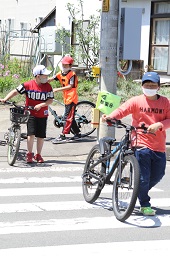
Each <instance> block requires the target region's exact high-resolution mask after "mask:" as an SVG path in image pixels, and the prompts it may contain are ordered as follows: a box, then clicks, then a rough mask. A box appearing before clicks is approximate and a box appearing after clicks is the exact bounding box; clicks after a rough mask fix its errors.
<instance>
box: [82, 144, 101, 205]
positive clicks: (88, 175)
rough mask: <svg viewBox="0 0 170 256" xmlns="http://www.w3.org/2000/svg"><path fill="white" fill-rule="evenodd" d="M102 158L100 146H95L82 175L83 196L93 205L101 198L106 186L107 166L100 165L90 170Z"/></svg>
mask: <svg viewBox="0 0 170 256" xmlns="http://www.w3.org/2000/svg"><path fill="white" fill-rule="evenodd" d="M100 157H101V154H100V148H99V145H95V146H94V147H93V148H92V149H91V151H90V152H89V154H88V156H87V160H86V163H85V167H84V172H83V175H82V188H83V196H84V199H85V200H86V202H88V203H93V202H94V201H96V199H97V198H98V197H99V195H100V193H101V190H102V188H103V187H104V184H105V172H106V166H105V164H104V163H99V164H98V165H96V166H95V167H93V168H90V167H91V166H92V165H93V164H95V163H96V162H97V161H98V160H99V159H100Z"/></svg>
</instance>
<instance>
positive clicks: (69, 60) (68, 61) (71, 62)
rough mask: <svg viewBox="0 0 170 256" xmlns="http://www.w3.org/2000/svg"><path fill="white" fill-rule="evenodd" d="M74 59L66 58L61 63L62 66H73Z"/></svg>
mask: <svg viewBox="0 0 170 256" xmlns="http://www.w3.org/2000/svg"><path fill="white" fill-rule="evenodd" d="M73 61H74V60H73V58H71V57H70V56H65V57H64V58H63V59H62V60H61V63H62V64H71V65H72V64H73Z"/></svg>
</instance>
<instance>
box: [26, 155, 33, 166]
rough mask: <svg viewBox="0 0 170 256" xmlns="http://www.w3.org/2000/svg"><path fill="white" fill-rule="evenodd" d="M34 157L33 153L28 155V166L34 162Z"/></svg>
mask: <svg viewBox="0 0 170 256" xmlns="http://www.w3.org/2000/svg"><path fill="white" fill-rule="evenodd" d="M33 156H34V154H33V153H27V156H26V161H27V163H28V164H30V163H32V162H33Z"/></svg>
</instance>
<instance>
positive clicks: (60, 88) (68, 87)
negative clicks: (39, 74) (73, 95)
mask: <svg viewBox="0 0 170 256" xmlns="http://www.w3.org/2000/svg"><path fill="white" fill-rule="evenodd" d="M71 88H72V85H71V84H68V85H67V86H64V87H59V88H53V92H60V91H66V90H70V89H71Z"/></svg>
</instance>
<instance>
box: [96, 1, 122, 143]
mask: <svg viewBox="0 0 170 256" xmlns="http://www.w3.org/2000/svg"><path fill="white" fill-rule="evenodd" d="M118 12H119V0H103V1H102V13H101V35H100V68H101V77H100V91H108V92H110V93H114V94H116V86H117V43H118ZM101 115H102V113H100V116H101ZM114 135H115V131H114V128H113V127H107V126H106V124H105V123H102V122H101V121H100V124H99V129H98V139H100V138H102V137H105V136H114Z"/></svg>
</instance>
